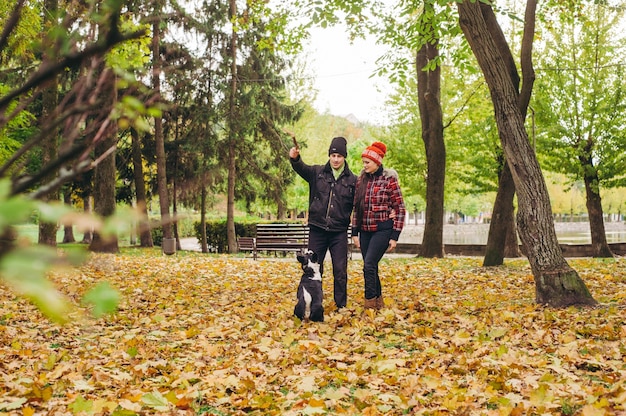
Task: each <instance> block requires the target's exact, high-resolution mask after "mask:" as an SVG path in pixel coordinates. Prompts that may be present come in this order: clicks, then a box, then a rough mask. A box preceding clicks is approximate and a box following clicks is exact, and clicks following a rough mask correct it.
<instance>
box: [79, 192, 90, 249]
mask: <svg viewBox="0 0 626 416" xmlns="http://www.w3.org/2000/svg"><path fill="white" fill-rule="evenodd" d="M83 212H84V213H85V214H89V215H91V214H92V206H91V190H90V191H89V192H86V193H85V194H84V195H83ZM91 240H93V230H92V229H91V228H90V229H88V230H85V233H84V234H83V240H82V241H81V243H83V244H91Z"/></svg>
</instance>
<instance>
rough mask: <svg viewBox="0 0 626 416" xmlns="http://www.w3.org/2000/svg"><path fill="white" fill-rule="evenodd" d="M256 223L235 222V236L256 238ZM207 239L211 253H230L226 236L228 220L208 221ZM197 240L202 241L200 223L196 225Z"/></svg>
mask: <svg viewBox="0 0 626 416" xmlns="http://www.w3.org/2000/svg"><path fill="white" fill-rule="evenodd" d="M255 225H256V222H245V223H241V222H235V235H236V236H237V237H254V236H255V232H256V231H255V230H256V228H255ZM205 228H206V239H207V245H208V246H209V250H210V251H216V252H218V253H226V252H228V237H227V234H226V219H223V220H216V221H206V227H205ZM195 229H196V238H197V239H198V241H202V228H201V224H200V222H199V221H198V222H196V223H195Z"/></svg>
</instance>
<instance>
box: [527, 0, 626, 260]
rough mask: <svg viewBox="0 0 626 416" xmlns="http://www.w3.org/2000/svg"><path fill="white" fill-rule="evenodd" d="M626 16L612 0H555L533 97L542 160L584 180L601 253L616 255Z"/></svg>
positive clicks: (625, 166)
mask: <svg viewBox="0 0 626 416" xmlns="http://www.w3.org/2000/svg"><path fill="white" fill-rule="evenodd" d="M623 17H624V11H623V10H620V9H618V8H611V7H610V6H609V5H608V4H604V3H597V2H593V3H592V2H587V1H583V2H576V3H568V2H565V3H562V2H559V3H558V4H552V7H551V9H548V10H546V11H545V14H544V19H545V20H546V24H545V29H544V30H543V31H542V38H541V39H542V42H541V45H542V50H541V54H540V59H541V67H542V77H541V78H540V80H541V82H540V83H539V95H538V97H537V99H536V100H535V102H534V104H533V106H534V107H535V110H536V113H537V130H538V134H537V146H538V149H539V151H540V152H539V153H540V158H541V161H542V163H543V164H544V165H545V167H546V168H547V169H548V170H551V171H554V172H559V173H563V174H565V175H567V176H568V177H569V178H570V179H571V181H572V183H573V182H576V181H582V183H584V188H585V196H586V206H587V213H588V214H589V226H590V231H591V245H592V249H593V256H594V257H612V256H613V253H612V252H611V249H610V248H609V245H608V243H607V239H606V233H605V227H604V214H603V207H602V198H601V189H602V188H611V187H618V186H620V185H623V184H624V171H626V161H625V160H624V157H623V155H624V153H625V152H626V137H625V133H624V128H623V126H624V124H625V123H626V116H625V114H626V113H625V112H624V110H625V109H626V94H625V92H626V90H625V88H624V66H623V57H624V52H626V38H624V36H623V33H619V32H618V31H620V29H619V27H620V22H623Z"/></svg>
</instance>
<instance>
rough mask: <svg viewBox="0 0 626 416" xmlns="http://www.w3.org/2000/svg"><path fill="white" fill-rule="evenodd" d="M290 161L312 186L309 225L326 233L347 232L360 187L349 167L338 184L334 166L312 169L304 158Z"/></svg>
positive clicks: (310, 186)
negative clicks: (357, 187)
mask: <svg viewBox="0 0 626 416" xmlns="http://www.w3.org/2000/svg"><path fill="white" fill-rule="evenodd" d="M290 161H291V166H292V167H293V169H294V170H295V171H296V173H297V174H298V175H300V176H302V178H303V179H304V180H305V181H307V182H308V183H309V225H312V226H315V227H318V228H321V229H323V230H326V231H345V230H347V229H348V226H349V225H350V216H351V215H352V205H353V204H354V189H355V187H356V175H355V174H354V173H352V171H350V168H349V167H348V163H347V162H346V164H345V168H344V170H343V172H341V175H339V178H337V180H335V177H334V176H333V172H332V168H331V167H330V162H327V163H326V164H325V165H312V166H310V165H307V164H306V163H304V162H303V161H302V158H301V157H300V156H298V158H297V159H290Z"/></svg>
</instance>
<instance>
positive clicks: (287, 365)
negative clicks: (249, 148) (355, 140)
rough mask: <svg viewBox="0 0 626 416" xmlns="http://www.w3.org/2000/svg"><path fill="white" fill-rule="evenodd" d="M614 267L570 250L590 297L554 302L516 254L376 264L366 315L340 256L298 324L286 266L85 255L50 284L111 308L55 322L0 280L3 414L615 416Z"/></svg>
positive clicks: (357, 279) (620, 366)
mask: <svg viewBox="0 0 626 416" xmlns="http://www.w3.org/2000/svg"><path fill="white" fill-rule="evenodd" d="M140 253H141V254H140ZM625 263H626V262H625V261H624V259H618V260H615V261H614V260H610V261H607V260H592V259H576V260H571V261H570V264H571V265H572V266H573V267H574V268H575V269H576V270H577V271H578V272H579V274H580V275H581V277H582V278H583V279H584V280H585V282H586V284H587V286H588V287H589V289H590V290H591V292H592V294H593V295H594V297H595V299H596V300H598V301H599V302H601V305H600V307H598V308H595V309H586V310H578V309H575V308H570V309H566V310H553V309H546V308H541V307H538V306H536V305H535V304H534V301H533V299H534V284H533V278H532V274H531V272H530V269H529V267H528V263H527V262H526V261H525V260H515V261H507V262H506V265H505V266H504V267H501V268H487V269H485V268H482V267H480V264H481V259H479V258H446V259H439V260H431V259H407V258H393V259H384V260H383V262H382V263H381V270H380V271H381V275H382V276H383V290H384V294H385V298H386V302H387V304H388V308H386V309H384V310H383V311H381V312H379V313H372V312H371V311H368V312H364V311H363V309H362V307H361V303H362V290H363V289H362V288H363V281H362V277H361V272H360V269H361V266H362V263H361V261H359V260H352V261H350V263H349V268H350V270H349V299H348V307H347V308H346V309H345V310H343V311H342V312H340V313H338V312H336V311H335V310H334V308H333V307H332V305H331V304H332V279H331V278H326V279H325V281H324V289H325V293H326V301H325V307H326V321H325V322H324V323H301V322H300V321H298V320H297V319H296V318H294V317H293V316H292V313H293V306H294V304H295V293H296V288H297V284H298V280H299V277H300V271H299V265H298V263H297V262H296V261H295V259H294V260H291V259H290V258H287V259H283V260H275V259H262V260H260V261H256V262H255V261H252V260H248V259H241V258H229V257H227V256H221V257H210V256H206V255H202V254H199V253H198V254H193V253H192V254H188V253H179V254H177V255H175V256H170V257H167V256H162V255H160V254H158V253H157V252H156V251H149V252H139V251H132V250H129V251H125V252H124V254H121V255H115V256H113V255H94V256H92V257H91V259H90V261H89V263H88V264H86V265H85V266H83V267H82V268H81V269H79V270H77V271H67V270H64V271H62V272H57V273H55V274H54V275H53V276H52V279H53V280H54V281H55V282H56V283H57V285H58V287H59V288H61V290H62V291H63V292H64V293H66V294H68V295H69V296H70V297H71V298H72V299H79V298H80V296H81V295H82V294H83V293H84V292H85V291H86V290H87V288H88V287H90V286H92V285H93V284H94V283H96V282H98V281H100V280H103V279H105V280H108V281H109V282H111V284H112V285H113V286H114V287H116V288H117V289H118V290H119V291H120V293H121V296H122V301H121V304H120V310H119V312H118V313H117V314H115V315H113V316H108V317H104V318H100V319H95V318H87V317H85V315H82V314H79V313H76V316H75V319H74V320H73V321H72V322H71V323H70V324H66V325H64V326H58V325H55V324H52V323H50V322H49V321H47V320H46V319H44V318H43V317H42V316H41V314H40V313H39V312H38V311H37V310H36V309H35V308H34V307H32V306H31V305H30V304H28V303H27V302H25V301H22V300H19V299H16V298H15V297H14V295H13V294H12V293H11V292H9V291H8V290H7V289H6V288H4V287H0V301H1V303H0V341H1V342H0V354H1V357H2V360H1V362H0V414H20V415H21V414H23V415H32V414H46V415H48V414H50V415H63V414H118V415H131V414H183V415H186V414H210V415H231V414H234V415H237V414H263V415H266V414H268V415H272V414H274V415H278V414H280V415H300V414H351V415H354V414H364V415H378V414H381V415H382V414H389V415H399V414H426V415H448V414H449V415H506V414H524V415H534V414H536V415H543V414H549V415H553V414H555V415H558V414H582V415H603V414H607V415H612V414H624V412H626V343H625V341H624V338H625V337H626V310H625V307H626V299H625V298H626V289H625V287H624V285H625V284H626V270H625V269H626V267H624V266H625ZM327 269H328V270H330V265H327ZM3 412H4V413H3Z"/></svg>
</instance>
